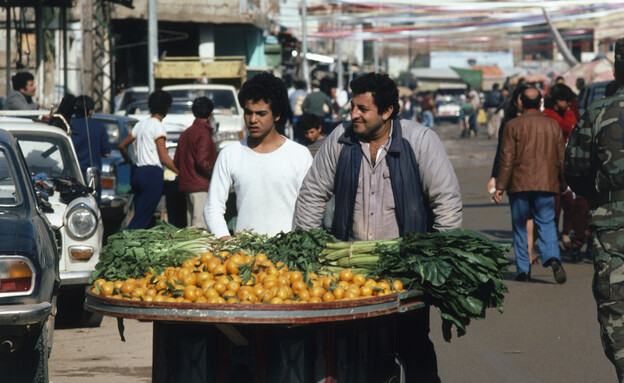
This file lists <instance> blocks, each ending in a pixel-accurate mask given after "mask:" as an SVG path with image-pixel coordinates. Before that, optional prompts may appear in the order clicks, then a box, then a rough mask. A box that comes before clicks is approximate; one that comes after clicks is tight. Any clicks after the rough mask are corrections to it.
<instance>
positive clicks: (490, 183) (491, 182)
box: [485, 177, 496, 194]
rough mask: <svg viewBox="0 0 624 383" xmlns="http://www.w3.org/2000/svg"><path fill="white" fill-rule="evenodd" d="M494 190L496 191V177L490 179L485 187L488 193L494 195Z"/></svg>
mask: <svg viewBox="0 0 624 383" xmlns="http://www.w3.org/2000/svg"><path fill="white" fill-rule="evenodd" d="M492 189H495V190H496V178H494V177H492V178H490V180H489V181H488V183H487V185H485V190H487V192H488V193H490V194H492Z"/></svg>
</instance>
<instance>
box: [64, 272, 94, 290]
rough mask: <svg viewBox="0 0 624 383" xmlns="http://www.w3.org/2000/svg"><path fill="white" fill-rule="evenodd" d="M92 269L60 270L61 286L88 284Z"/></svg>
mask: <svg viewBox="0 0 624 383" xmlns="http://www.w3.org/2000/svg"><path fill="white" fill-rule="evenodd" d="M92 272H93V271H92V270H85V271H61V288H63V287H64V286H77V285H85V286H86V285H88V284H89V278H91V273H92Z"/></svg>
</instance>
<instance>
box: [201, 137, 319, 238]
mask: <svg viewBox="0 0 624 383" xmlns="http://www.w3.org/2000/svg"><path fill="white" fill-rule="evenodd" d="M311 164H312V156H311V154H310V151H309V150H308V148H306V147H305V146H303V145H300V144H297V143H295V142H293V141H291V140H288V139H287V140H286V142H284V144H282V146H280V147H279V148H278V149H277V150H275V151H273V152H271V153H257V152H254V151H253V150H251V149H250V148H249V147H248V146H247V140H246V139H245V140H242V141H239V142H237V143H234V144H230V145H228V146H226V147H225V148H223V150H221V152H220V153H219V156H218V157H217V162H216V164H215V168H214V171H213V174H212V179H211V180H210V189H208V198H207V199H206V205H205V207H204V218H205V219H206V224H207V226H208V229H209V230H210V232H211V233H213V234H214V235H215V236H216V237H217V238H221V237H223V236H227V235H229V231H228V227H227V223H226V222H225V218H224V214H225V203H226V202H227V199H228V195H229V192H230V188H231V187H232V186H234V191H235V193H236V208H237V210H238V217H237V221H236V228H235V231H236V232H239V231H242V230H246V229H252V230H254V231H255V232H256V233H260V234H268V235H271V236H272V235H275V234H277V233H279V232H280V231H284V232H289V231H290V230H292V226H293V217H294V213H295V202H296V201H297V196H298V194H299V189H300V187H301V183H302V182H303V179H304V178H305V176H306V174H307V172H308V169H309V168H310V165H311Z"/></svg>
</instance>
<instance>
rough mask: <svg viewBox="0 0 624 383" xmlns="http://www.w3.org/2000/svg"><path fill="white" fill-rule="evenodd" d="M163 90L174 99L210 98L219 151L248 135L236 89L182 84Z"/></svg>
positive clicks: (227, 86) (215, 137) (215, 140)
mask: <svg viewBox="0 0 624 383" xmlns="http://www.w3.org/2000/svg"><path fill="white" fill-rule="evenodd" d="M163 90H165V91H167V92H169V93H171V96H172V97H173V98H186V99H189V100H191V101H192V100H194V99H196V98H197V97H201V96H204V97H208V98H209V99H211V100H212V102H213V103H214V111H213V118H214V121H215V122H214V123H213V124H212V125H213V127H214V128H215V130H216V132H215V133H214V135H213V138H214V142H215V145H216V146H217V150H221V149H222V148H223V147H225V146H226V145H228V144H231V143H232V142H236V141H239V140H242V139H243V138H245V137H246V135H247V129H246V127H245V120H244V117H243V108H241V106H240V105H239V104H238V99H237V96H236V95H237V93H236V88H234V87H233V86H231V85H219V84H180V85H169V86H164V87H163Z"/></svg>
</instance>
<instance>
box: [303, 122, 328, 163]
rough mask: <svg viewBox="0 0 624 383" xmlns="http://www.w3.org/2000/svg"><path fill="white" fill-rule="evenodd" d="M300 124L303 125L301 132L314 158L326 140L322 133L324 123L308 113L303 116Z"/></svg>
mask: <svg viewBox="0 0 624 383" xmlns="http://www.w3.org/2000/svg"><path fill="white" fill-rule="evenodd" d="M299 123H300V124H301V131H302V132H303V134H304V136H305V138H306V140H307V143H306V146H307V147H308V149H309V150H310V153H311V154H312V157H314V155H315V154H316V152H318V150H319V148H320V147H321V145H322V144H323V139H325V135H323V133H322V130H323V121H321V119H320V117H318V116H316V115H314V114H310V113H306V114H304V115H303V116H301V120H300V121H299Z"/></svg>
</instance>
